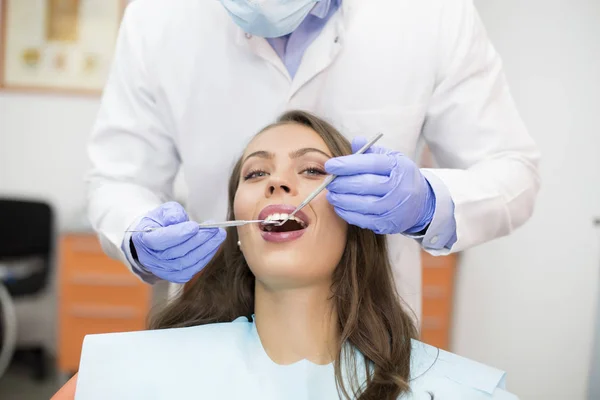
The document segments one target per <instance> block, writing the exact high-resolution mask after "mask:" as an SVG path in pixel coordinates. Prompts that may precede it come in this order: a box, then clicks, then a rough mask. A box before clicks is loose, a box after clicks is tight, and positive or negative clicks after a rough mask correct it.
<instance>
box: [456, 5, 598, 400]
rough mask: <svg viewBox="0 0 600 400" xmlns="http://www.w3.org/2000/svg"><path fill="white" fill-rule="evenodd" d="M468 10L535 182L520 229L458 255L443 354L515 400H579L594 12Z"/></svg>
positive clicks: (589, 269)
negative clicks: (530, 208) (481, 26)
mask: <svg viewBox="0 0 600 400" xmlns="http://www.w3.org/2000/svg"><path fill="white" fill-rule="evenodd" d="M476 4H477V6H478V8H479V10H480V13H481V15H482V18H483V19H484V22H485V23H486V26H487V28H488V31H489V33H490V36H491V37H492V40H493V41H494V43H495V45H496V47H497V49H498V50H499V52H500V53H501V55H502V56H503V59H504V62H505V67H506V72H507V75H508V79H509V82H510V83H511V88H512V91H513V94H514V96H515V99H516V101H517V103H518V106H519V109H520V111H521V114H522V116H523V118H524V119H525V121H526V123H527V125H528V127H529V128H530V130H531V133H532V135H533V136H534V137H535V139H536V140H537V142H538V143H539V145H540V147H541V149H542V153H543V161H542V180H543V182H542V190H541V193H540V196H539V203H538V205H537V209H536V212H535V215H534V217H533V218H532V220H531V221H530V222H529V223H528V224H527V225H526V226H525V227H524V228H523V229H521V230H518V231H517V232H516V233H515V234H514V235H512V236H511V237H508V238H505V239H501V240H498V241H495V242H492V243H489V244H488V245H485V246H481V247H479V248H477V249H473V250H471V251H469V252H467V253H466V254H464V257H463V259H462V265H461V267H460V271H459V277H458V287H457V292H458V297H457V299H456V303H455V306H456V314H455V320H454V331H453V334H454V339H453V350H454V351H456V352H458V353H461V354H464V355H467V356H470V357H473V358H475V359H478V360H481V361H483V362H487V363H490V364H493V365H496V366H498V367H500V368H503V369H506V370H507V371H508V384H509V387H510V389H512V390H513V391H514V392H516V393H517V394H519V395H520V396H521V398H522V399H544V400H545V399H569V400H580V399H584V398H586V397H585V390H586V385H587V373H588V372H587V371H588V366H589V363H590V355H589V354H590V351H591V341H592V335H593V325H594V315H595V310H594V304H595V301H596V296H598V282H599V279H600V277H599V275H600V274H599V270H600V252H599V242H600V239H599V237H598V235H597V232H596V231H595V230H594V228H593V227H592V223H591V221H592V217H593V216H594V215H600V2H598V1H597V0H568V1H567V0H526V1H523V0H479V1H478V2H477V3H476Z"/></svg>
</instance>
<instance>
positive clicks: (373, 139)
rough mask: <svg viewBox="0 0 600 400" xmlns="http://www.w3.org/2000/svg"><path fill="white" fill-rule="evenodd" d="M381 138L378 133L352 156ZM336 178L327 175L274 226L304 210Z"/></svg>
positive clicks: (365, 149) (367, 148) (361, 152)
mask: <svg viewBox="0 0 600 400" xmlns="http://www.w3.org/2000/svg"><path fill="white" fill-rule="evenodd" d="M382 136H383V133H378V134H377V135H375V136H374V137H373V138H371V140H369V141H368V142H367V144H365V145H364V146H363V147H361V148H360V150H358V151H357V152H356V153H354V154H363V153H364V152H365V151H367V150H369V148H370V147H371V146H373V145H374V144H375V142H377V141H378V140H379V139H381V137H382ZM336 177H337V175H329V176H328V177H327V178H325V180H324V181H323V183H321V185H320V186H319V187H318V188H316V189H315V191H313V192H312V193H311V194H309V195H308V197H307V198H306V199H305V200H304V201H303V202H302V203H300V205H299V206H298V207H296V209H295V210H294V211H293V212H292V213H291V214H288V216H287V218H286V219H284V220H283V221H281V222H279V223H276V225H275V226H282V225H283V224H285V223H286V222H287V221H288V220H289V219H290V218H291V217H293V216H294V215H296V213H297V212H298V211H300V210H301V209H302V208H304V206H306V205H307V204H308V203H310V202H311V201H312V200H313V199H314V198H315V197H317V196H318V195H319V193H321V192H322V191H323V189H325V188H326V187H327V185H329V184H330V183H331V181H333V180H334V179H335V178H336Z"/></svg>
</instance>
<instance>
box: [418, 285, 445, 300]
mask: <svg viewBox="0 0 600 400" xmlns="http://www.w3.org/2000/svg"><path fill="white" fill-rule="evenodd" d="M445 296H446V290H445V289H444V288H443V287H440V286H439V285H427V286H424V287H423V297H424V298H426V299H441V298H444V297H445Z"/></svg>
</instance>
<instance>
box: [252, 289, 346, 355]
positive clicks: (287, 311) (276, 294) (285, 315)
mask: <svg viewBox="0 0 600 400" xmlns="http://www.w3.org/2000/svg"><path fill="white" fill-rule="evenodd" d="M330 297H331V291H330V286H329V284H323V285H320V286H316V285H315V286H311V287H304V288H295V289H289V288H286V289H281V290H274V289H271V288H268V287H266V286H265V285H264V284H262V283H261V282H259V281H258V280H257V281H256V291H255V305H254V309H255V315H256V329H257V330H258V334H259V336H260V340H261V342H262V345H263V347H264V348H265V351H266V352H267V354H268V355H269V357H270V358H271V360H273V361H274V362H275V363H277V364H281V365H287V364H292V363H294V362H297V361H300V360H302V359H307V360H309V361H311V362H313V363H315V364H328V363H330V362H332V361H333V360H334V358H335V355H336V351H337V345H338V343H337V342H338V337H339V332H338V327H337V314H336V312H335V310H334V307H333V302H332V300H331V299H330Z"/></svg>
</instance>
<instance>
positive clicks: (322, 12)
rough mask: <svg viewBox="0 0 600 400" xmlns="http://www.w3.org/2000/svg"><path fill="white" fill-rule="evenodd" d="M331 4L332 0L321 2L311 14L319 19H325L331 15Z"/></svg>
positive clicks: (322, 0)
mask: <svg viewBox="0 0 600 400" xmlns="http://www.w3.org/2000/svg"><path fill="white" fill-rule="evenodd" d="M334 1H341V0H334ZM331 2H332V0H321V1H319V2H318V3H317V4H316V5H315V7H314V8H313V9H312V10H311V12H310V14H311V15H313V16H315V17H317V18H319V19H323V18H325V17H326V16H327V14H328V13H329V9H330V8H331Z"/></svg>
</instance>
